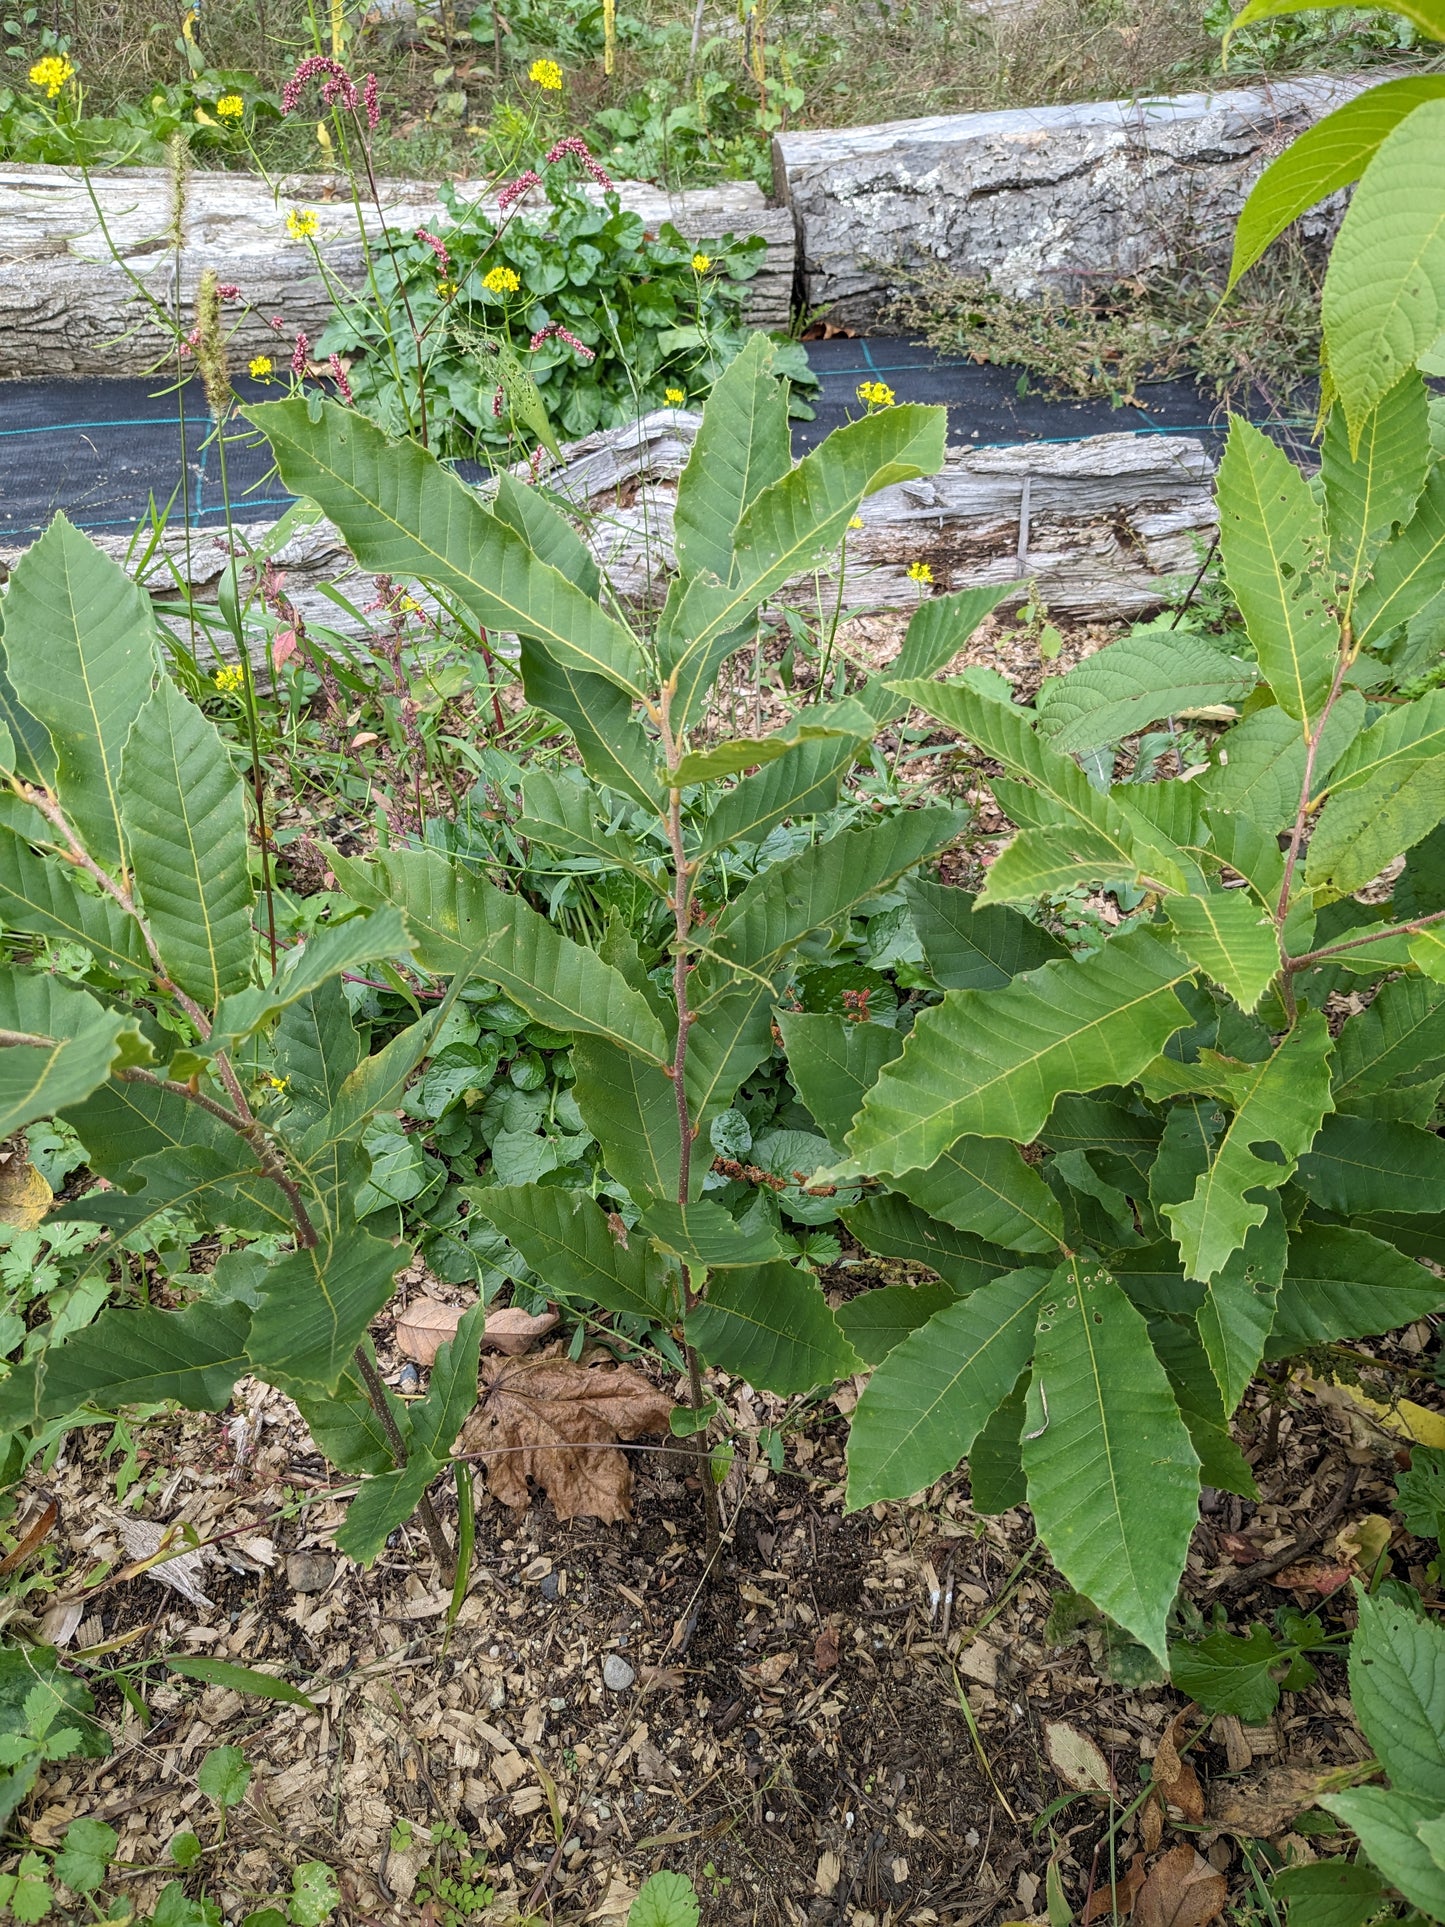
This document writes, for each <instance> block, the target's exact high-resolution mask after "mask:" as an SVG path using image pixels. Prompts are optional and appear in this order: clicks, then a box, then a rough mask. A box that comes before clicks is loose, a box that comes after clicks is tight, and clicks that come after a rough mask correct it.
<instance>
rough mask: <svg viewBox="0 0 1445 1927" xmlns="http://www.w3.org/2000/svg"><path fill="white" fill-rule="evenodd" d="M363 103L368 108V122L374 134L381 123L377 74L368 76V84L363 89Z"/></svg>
mask: <svg viewBox="0 0 1445 1927" xmlns="http://www.w3.org/2000/svg"><path fill="white" fill-rule="evenodd" d="M361 98H362V103H363V105H364V106H365V108H366V124H367V126H368V127H369V128H370V129H371V131H372V133H373V134H374V133H375V132H376V130H377V128H378V127H380V125H381V99H380V96H379V95H378V93H377V90H376V75H375V74H368V75H367V76H366V85H365V86H364V87H363V88H362V90H361Z"/></svg>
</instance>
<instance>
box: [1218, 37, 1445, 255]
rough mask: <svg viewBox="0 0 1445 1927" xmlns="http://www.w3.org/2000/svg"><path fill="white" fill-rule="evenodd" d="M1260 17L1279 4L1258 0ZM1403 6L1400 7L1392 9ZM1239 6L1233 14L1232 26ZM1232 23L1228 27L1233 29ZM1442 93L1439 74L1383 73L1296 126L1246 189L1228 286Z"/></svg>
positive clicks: (1346, 184)
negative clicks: (1308, 123)
mask: <svg viewBox="0 0 1445 1927" xmlns="http://www.w3.org/2000/svg"><path fill="white" fill-rule="evenodd" d="M1258 3H1259V4H1260V11H1259V12H1258V13H1257V14H1256V15H1255V18H1257V19H1262V18H1263V17H1264V14H1265V13H1266V12H1269V11H1275V10H1282V9H1277V8H1275V7H1274V6H1273V4H1272V0H1258ZM1311 4H1315V5H1318V4H1319V0H1311ZM1398 11H1400V12H1406V11H1407V9H1406V8H1400V9H1398ZM1243 19H1244V15H1243V14H1241V15H1240V16H1239V18H1238V19H1237V20H1236V21H1235V22H1234V27H1238V26H1239V25H1240V24H1241V22H1242V21H1243ZM1233 31H1234V28H1231V32H1233ZM1442 94H1445V76H1441V75H1439V74H1411V75H1409V76H1408V77H1407V78H1406V79H1403V80H1387V81H1386V82H1385V83H1384V85H1383V86H1380V87H1371V88H1370V89H1369V90H1368V91H1367V92H1366V93H1363V94H1360V95H1358V96H1357V97H1356V98H1355V99H1354V100H1349V101H1346V102H1345V104H1344V106H1343V107H1337V108H1336V109H1335V110H1334V112H1333V113H1332V114H1326V116H1325V117H1324V119H1323V120H1321V121H1317V122H1316V123H1315V125H1314V126H1313V127H1307V128H1306V129H1305V130H1304V132H1303V133H1301V134H1296V136H1295V138H1294V139H1293V140H1292V141H1291V142H1290V144H1289V146H1288V147H1287V148H1286V149H1285V151H1284V153H1282V154H1280V155H1279V156H1278V157H1277V158H1276V159H1274V160H1272V161H1271V162H1270V164H1269V166H1268V167H1267V168H1266V169H1265V170H1264V172H1263V173H1262V174H1261V175H1260V177H1259V179H1258V180H1257V181H1256V182H1255V184H1254V186H1253V187H1252V188H1251V189H1250V191H1249V198H1248V199H1247V200H1246V201H1245V204H1244V207H1243V209H1242V210H1241V212H1240V216H1239V221H1238V224H1237V226H1236V227H1235V230H1234V258H1233V260H1232V261H1231V262H1230V265H1229V286H1230V287H1231V288H1233V286H1234V284H1235V282H1236V281H1238V279H1239V277H1240V276H1241V275H1242V274H1244V273H1246V272H1247V271H1248V270H1249V269H1250V268H1251V267H1253V265H1254V263H1255V262H1256V261H1257V260H1258V259H1259V257H1260V256H1261V255H1262V254H1263V253H1264V251H1265V249H1266V248H1267V247H1268V246H1269V245H1270V243H1271V242H1272V241H1276V240H1278V238H1279V237H1280V235H1281V234H1283V233H1284V231H1285V229H1286V228H1287V227H1288V226H1289V225H1290V223H1291V221H1296V220H1298V219H1299V217H1300V215H1301V214H1304V213H1306V212H1307V211H1308V210H1309V209H1310V208H1312V207H1314V206H1315V205H1316V204H1317V203H1318V202H1320V201H1322V200H1324V199H1325V197H1326V196H1327V195H1329V194H1334V193H1337V192H1338V191H1339V189H1340V188H1342V187H1353V185H1354V184H1355V182H1356V181H1357V180H1358V179H1359V178H1360V176H1361V174H1363V173H1364V171H1365V169H1366V168H1367V167H1368V166H1369V164H1370V162H1371V161H1372V160H1373V159H1374V157H1375V155H1376V154H1377V153H1378V152H1379V148H1380V143H1381V142H1382V141H1383V140H1384V139H1385V137H1386V135H1387V134H1389V133H1391V132H1392V131H1393V130H1394V128H1396V127H1397V126H1398V125H1399V123H1400V122H1401V121H1402V120H1403V119H1404V118H1405V116H1406V115H1407V114H1410V113H1413V112H1414V110H1415V108H1416V107H1418V106H1419V105H1420V103H1421V101H1425V100H1434V99H1437V98H1439V97H1440V96H1441V95H1442Z"/></svg>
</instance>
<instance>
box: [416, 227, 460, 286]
mask: <svg viewBox="0 0 1445 1927" xmlns="http://www.w3.org/2000/svg"><path fill="white" fill-rule="evenodd" d="M416 238H417V240H418V241H425V242H426V244H427V246H428V247H429V248H430V249H431V251H432V253H433V254H434V255H435V256H436V258H437V266H438V267H439V268H440V269H441V271H442V273H443V274H445V273H446V271H447V269H448V268H449V267H450V266H451V264H452V257H451V256H450V255H449V254H448V253H447V250H446V243H445V242H444V241H443V240H442V239H441V237H440V236H439V235H436V234H430V233H428V231H427V230H426V229H425V228H424V227H419V228H418V229H417V231H416Z"/></svg>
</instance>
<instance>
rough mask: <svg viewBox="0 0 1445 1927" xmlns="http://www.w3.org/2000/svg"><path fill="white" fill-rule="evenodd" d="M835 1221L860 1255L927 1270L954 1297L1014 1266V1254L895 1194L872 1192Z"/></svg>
mask: <svg viewBox="0 0 1445 1927" xmlns="http://www.w3.org/2000/svg"><path fill="white" fill-rule="evenodd" d="M983 1141H984V1140H982V1139H980V1140H978V1142H983ZM839 1215H840V1216H841V1217H842V1220H843V1222H844V1224H846V1225H847V1227H848V1229H849V1231H851V1232H852V1234H853V1236H854V1237H855V1238H856V1239H857V1240H858V1242H859V1244H860V1245H862V1247H863V1249H864V1250H865V1251H872V1252H875V1253H876V1254H877V1255H878V1256H879V1257H880V1258H903V1259H906V1260H907V1261H908V1262H909V1263H912V1264H920V1265H927V1266H928V1268H929V1270H930V1271H936V1272H937V1273H938V1275H939V1277H940V1278H942V1279H943V1280H944V1281H945V1283H947V1284H949V1285H951V1286H952V1287H953V1290H954V1292H955V1293H956V1294H958V1295H959V1296H962V1295H964V1294H965V1293H967V1292H970V1291H976V1290H977V1289H978V1287H979V1286H980V1285H986V1284H987V1283H988V1282H989V1280H990V1279H991V1278H996V1277H998V1275H999V1273H1000V1272H1003V1271H1013V1270H1015V1269H1016V1268H1017V1265H1018V1260H1017V1258H1016V1256H1015V1255H1014V1253H1013V1252H1011V1251H1005V1250H1004V1248H1003V1247H1002V1246H1001V1245H992V1244H989V1243H987V1242H986V1241H985V1240H984V1239H982V1238H975V1237H973V1236H972V1235H971V1234H970V1233H969V1232H967V1231H959V1230H957V1229H956V1227H955V1226H953V1225H950V1224H945V1223H943V1222H942V1220H941V1219H938V1218H931V1217H929V1215H928V1213H927V1212H926V1211H922V1210H920V1209H919V1207H918V1206H917V1205H916V1204H913V1203H911V1202H910V1201H909V1200H908V1199H907V1198H904V1197H900V1196H899V1195H898V1193H897V1192H894V1191H884V1192H874V1193H873V1194H872V1195H871V1196H869V1197H866V1198H863V1199H861V1200H860V1201H859V1202H858V1203H857V1204H854V1205H849V1206H846V1207H845V1208H844V1210H843V1211H842V1212H841V1213H840V1214H839Z"/></svg>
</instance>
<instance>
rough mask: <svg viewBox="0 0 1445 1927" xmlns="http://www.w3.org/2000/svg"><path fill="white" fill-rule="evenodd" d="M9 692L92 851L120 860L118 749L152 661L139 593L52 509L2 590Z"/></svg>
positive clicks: (147, 685)
mask: <svg viewBox="0 0 1445 1927" xmlns="http://www.w3.org/2000/svg"><path fill="white" fill-rule="evenodd" d="M5 663H6V666H7V669H8V676H9V681H10V683H11V685H12V686H13V689H14V692H15V696H16V698H17V699H18V701H19V702H20V703H21V704H22V705H23V706H24V709H25V710H26V711H27V712H28V713H29V715H31V716H33V717H34V718H35V719H36V720H37V721H38V722H40V723H41V724H43V725H44V727H45V729H46V730H47V731H48V733H49V736H50V740H51V743H52V744H53V746H54V752H55V787H56V789H57V790H58V791H59V794H60V801H61V804H62V806H63V807H64V809H65V812H66V815H67V816H68V817H69V819H70V821H71V823H72V824H73V825H74V827H75V828H76V830H77V831H78V832H79V833H80V838H81V841H82V842H83V843H84V844H85V846H86V848H87V849H88V850H89V852H90V854H91V855H92V856H93V857H96V858H97V859H98V860H99V861H100V862H102V863H105V864H109V865H111V866H112V867H114V866H116V865H118V864H120V863H121V861H122V858H123V853H124V850H125V832H124V830H123V828H122V825H121V808H120V793H119V792H120V771H121V752H122V750H123V749H124V748H125V740H126V737H127V736H128V735H129V734H130V729H131V724H132V723H133V722H134V721H135V719H136V716H137V715H138V714H139V713H140V709H141V705H142V704H143V703H144V702H145V700H146V698H147V697H148V696H149V695H150V693H151V684H152V682H153V681H154V679H155V676H156V674H157V672H158V670H159V668H160V662H159V657H158V654H157V651H156V631H155V619H154V617H153V616H152V614H151V608H150V601H149V598H148V597H147V596H146V594H145V592H144V591H143V590H142V589H140V588H138V587H137V585H136V584H135V583H134V582H132V581H131V579H130V577H129V576H128V575H127V574H126V572H125V570H124V569H122V568H121V566H120V564H119V563H118V562H113V561H111V559H110V557H109V556H106V555H102V554H101V552H100V550H99V549H97V548H96V546H95V544H94V543H93V542H91V541H89V540H88V539H87V538H86V537H85V536H83V535H82V534H81V533H80V531H79V530H78V529H76V528H73V527H72V526H71V524H70V523H69V522H68V521H67V520H66V519H65V517H64V516H63V515H57V516H56V517H55V519H54V521H52V522H51V524H50V526H49V528H48V529H47V530H46V531H45V533H44V535H42V536H41V538H40V540H39V541H38V542H36V543H35V544H34V545H33V546H32V547H31V548H29V549H27V550H26V552H25V554H24V555H23V556H22V557H21V558H20V560H19V561H18V562H17V563H16V565H15V570H14V573H13V574H12V576H11V578H10V585H9V589H8V592H7V594H6V597H5Z"/></svg>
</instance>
